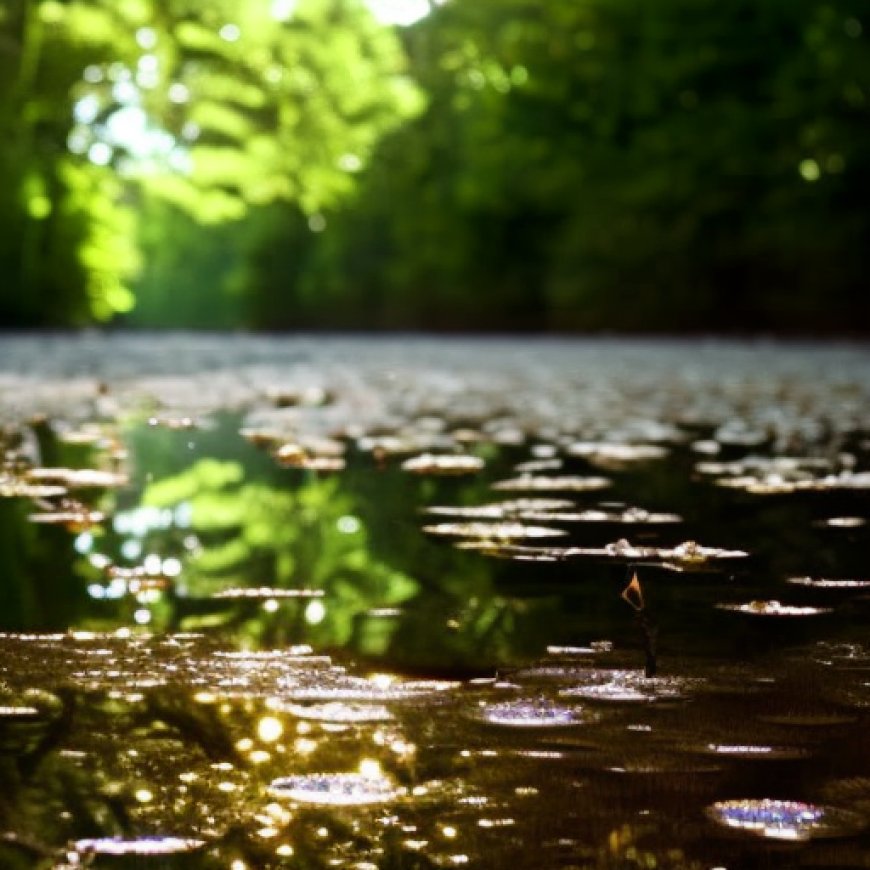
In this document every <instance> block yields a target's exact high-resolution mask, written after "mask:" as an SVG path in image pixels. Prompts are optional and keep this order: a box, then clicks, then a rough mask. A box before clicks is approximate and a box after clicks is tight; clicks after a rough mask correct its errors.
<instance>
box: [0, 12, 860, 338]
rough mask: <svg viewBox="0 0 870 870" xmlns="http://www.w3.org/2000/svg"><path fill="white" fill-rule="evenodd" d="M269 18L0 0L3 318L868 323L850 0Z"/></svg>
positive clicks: (565, 324) (667, 325)
mask: <svg viewBox="0 0 870 870" xmlns="http://www.w3.org/2000/svg"><path fill="white" fill-rule="evenodd" d="M275 9H279V7H278V6H273V4H271V3H270V2H268V0H245V2H230V0H218V2H213V3H210V4H207V5H206V6H203V5H202V4H196V3H192V2H190V0H167V2H161V3H157V2H156V0H126V2H120V3H119V2H115V0H71V2H65V3H60V2H57V0H12V2H10V3H9V4H7V6H6V7H5V8H4V10H3V11H4V14H3V16H2V18H0V134H2V138H0V268H2V270H3V274H4V281H3V282H2V289H0V320H2V322H3V323H8V324H19V325H22V324H30V325H36V324H55V325H62V324H78V323H84V322H88V321H92V320H111V319H112V318H113V317H117V316H119V315H122V314H125V313H126V312H128V311H130V309H131V306H132V305H133V302H134V295H133V294H134V293H135V296H136V297H137V299H138V309H139V310H138V312H137V311H135V310H134V311H133V313H132V314H131V315H130V316H129V322H131V323H138V324H145V325H186V326H197V325H199V326H207V327H225V326H229V325H233V324H238V323H242V324H244V325H254V326H257V327H261V328H270V329H274V328H282V327H285V328H299V327H331V328H335V327H339V328H375V327H401V328H408V327H411V328H427V329H433V328H434V329H438V328H443V329H455V328H465V329H490V328H498V329H532V328H546V329H554V330H589V329H605V328H625V329H668V330H678V329H681V328H689V329H697V328H710V327H713V328H717V329H722V328H738V327H743V328H753V329H759V328H772V329H778V328H781V329H793V330H804V331H806V330H812V329H819V328H822V329H844V328H845V329H852V330H854V329H860V328H861V324H862V322H863V323H864V324H866V323H868V322H870V316H868V315H870V310H868V309H870V302H868V301H867V294H866V292H865V291H864V275H865V274H866V271H867V267H868V262H867V253H866V251H867V246H866V244H865V243H864V242H865V239H866V236H867V234H868V217H867V211H866V208H865V202H866V199H867V193H868V190H867V186H868V178H870V171H868V157H867V156H866V155H867V154H868V153H870V147H868V146H870V141H868V139H870V133H868V132H867V131H868V130H870V126H868V125H867V123H866V121H867V117H866V116H867V106H868V102H867V101H868V99H870V97H868V94H870V51H868V27H870V20H868V19H867V17H866V9H865V7H864V5H863V4H862V3H861V2H859V0H833V2H830V0H793V2H789V3H786V2H770V3H766V4H760V5H759V4H758V3H753V2H750V0H735V2H731V3H727V4H722V3H715V2H713V0H661V2H657V3H654V4H650V3H642V2H640V0H548V2H543V0H448V2H445V3H441V4H433V12H432V14H431V15H429V16H428V17H427V18H424V19H423V20H421V21H420V22H418V23H417V24H416V25H414V26H413V27H411V28H407V29H404V30H402V31H396V30H394V29H391V28H388V27H385V26H382V25H379V24H378V23H377V22H376V21H375V20H374V19H373V17H372V16H371V15H370V14H369V12H368V11H367V9H366V8H365V4H364V0H298V2H297V3H295V4H290V5H288V6H287V7H286V13H285V14H282V15H279V16H278V17H275V14H273V12H274V10H275ZM95 148H96V151H95V150H94V149H95ZM864 329H866V326H864Z"/></svg>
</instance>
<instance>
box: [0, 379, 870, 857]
mask: <svg viewBox="0 0 870 870" xmlns="http://www.w3.org/2000/svg"><path fill="white" fill-rule="evenodd" d="M270 402H271V404H272V406H273V407H275V408H276V410H277V412H278V413H277V416H274V417H270V416H269V415H268V414H266V415H262V414H261V415H260V416H259V417H258V416H257V415H256V414H254V415H250V414H249V415H248V416H247V417H246V418H244V419H243V418H242V417H241V416H240V415H238V414H230V413H218V414H209V415H207V416H201V417H193V418H187V417H185V415H183V414H179V413H176V412H166V413H163V412H160V411H154V412H147V413H140V414H132V415H130V416H127V417H123V418H117V417H113V418H110V419H109V418H106V417H103V418H102V419H100V418H99V416H98V415H95V417H96V419H95V420H93V421H90V422H88V421H81V420H80V421H78V422H76V424H75V425H73V424H71V423H69V422H65V421H63V420H61V419H54V418H52V419H50V420H40V421H35V422H34V421H31V422H29V423H26V424H15V425H11V424H10V425H9V426H8V427H7V428H6V430H5V434H4V444H3V447H4V455H5V471H4V473H3V477H2V478H0V482H2V487H3V489H2V492H3V496H4V497H2V498H0V570H2V575H3V582H2V587H0V624H2V628H3V631H4V632H5V634H3V636H2V637H0V667H2V671H3V673H2V694H3V697H2V698H0V704H2V705H3V706H2V709H0V778H2V779H0V781H2V798H0V827H2V831H4V832H5V835H4V837H3V841H2V842H0V866H2V867H4V868H5V867H9V868H17V867H60V866H78V865H80V864H82V863H85V864H87V863H89V862H93V865H94V866H127V867H138V866H142V867H176V866H177V867H232V868H233V870H242V868H244V867H250V868H256V867H269V866H276V867H277V866H286V867H304V868H309V867H310V868H326V867H348V868H358V870H363V868H371V867H381V868H429V867H465V866H474V867H506V866H512V867H517V868H519V867H528V868H550V867H554V868H556V867H558V868H569V867H577V868H580V867H615V868H635V867H638V868H655V867H671V868H678V867H680V868H683V867H685V868H696V867H697V868H712V867H728V868H753V867H868V866H870V836H868V834H867V833H865V831H864V817H865V813H868V812H870V751H868V750H870V732H868V729H867V723H868V704H870V641H868V638H867V618H868V614H870V584H868V581H870V570H868V563H867V553H868V543H870V533H868V526H867V525H866V524H864V522H863V521H864V520H866V519H867V518H868V516H870V498H868V486H870V483H868V480H867V474H868V467H870V464H868V453H870V443H868V439H870V432H868V431H867V430H866V429H863V428H861V427H860V426H844V427H843V428H842V430H837V431H832V430H831V429H830V428H828V429H826V428H825V427H824V426H822V427H820V428H819V427H816V428H813V427H804V428H803V429H800V428H796V427H794V426H792V427H790V428H789V427H781V426H777V425H773V424H770V425H764V424H759V422H758V420H757V419H755V420H753V419H750V420H749V421H748V422H747V420H746V419H741V418H737V419H736V422H735V420H733V419H730V418H729V420H726V421H718V424H717V425H714V424H713V422H711V421H710V420H706V419H701V418H700V417H698V418H690V419H686V418H685V416H683V417H680V415H679V414H678V413H677V412H676V411H675V410H674V409H673V408H671V407H667V406H665V407H664V410H663V413H662V414H661V415H660V417H659V418H658V419H656V420H655V421H653V422H649V420H648V419H647V421H646V422H644V423H642V424H640V423H639V424H637V425H636V426H635V428H634V429H631V428H630V427H629V428H626V427H625V426H623V427H622V428H621V429H620V428H618V427H614V426H611V427H610V428H606V427H605V428H603V429H602V431H600V432H592V433H589V432H580V431H577V430H576V429H572V428H571V427H570V426H566V427H565V428H564V429H562V430H560V431H558V430H553V429H548V427H547V426H538V427H533V426H531V425H525V424H523V422H522V421H518V420H517V419H516V418H515V417H511V416H509V415H501V416H500V415H499V413H498V409H497V408H493V407H487V408H486V409H484V410H485V413H484V412H481V414H480V415H478V416H474V415H472V414H469V413H468V409H467V408H464V409H462V410H461V411H460V412H459V413H457V415H456V416H455V417H451V416H450V415H449V414H443V413H439V414H432V413H427V408H426V407H425V403H422V405H423V407H421V408H419V409H418V411H417V412H415V413H413V414H408V415H406V418H405V419H404V420H402V421H401V422H400V423H397V424H395V425H393V426H392V427H390V426H386V425H382V426H379V427H376V426H370V427H362V426H360V427H355V426H354V424H353V422H352V421H351V422H348V421H347V420H343V421H341V424H340V425H339V423H338V422H336V421H335V420H334V419H332V418H331V417H330V414H331V411H330V409H331V408H332V406H333V399H332V397H331V396H330V395H329V394H328V393H318V392H316V391H315V392H313V393H312V394H310V395H301V396H300V395H299V394H296V393H294V394H292V395H291V394H288V395H273V396H271V397H270ZM285 406H289V407H291V409H292V410H293V411H294V413H295V412H296V411H300V409H301V411H300V413H298V414H297V415H296V416H293V415H290V416H287V415H284V416H282V408H284V407H285ZM149 416H150V420H149ZM808 418H809V419H812V415H811V413H810V414H808ZM276 420H277V421H278V422H276ZM312 420H314V421H321V422H319V423H317V425H312V424H311V421H312ZM322 421H325V422H322ZM784 433H785V434H784ZM614 445H616V446H614ZM433 454H434V455H436V456H439V457H443V456H448V457H451V459H447V460H443V459H442V460H437V459H431V458H426V457H429V456H431V455H433ZM420 456H423V457H424V458H423V459H422V460H420V462H419V466H422V467H418V468H417V469H416V470H415V469H414V467H413V463H411V466H410V467H404V468H403V463H405V462H406V461H407V460H408V459H409V458H413V457H420ZM439 461H440V462H441V467H433V466H437V465H438V463H439ZM465 463H467V464H468V465H467V466H466V464H465ZM528 463H532V464H531V465H528ZM735 463H738V464H735ZM478 464H479V465H481V466H482V467H481V468H479V469H477V470H472V468H473V467H474V465H478ZM297 466H307V467H297ZM338 466H342V467H341V468H339V467H338ZM444 466H447V467H444ZM453 466H457V467H453ZM518 466H519V469H518ZM70 468H72V469H99V470H100V471H101V472H102V473H103V474H104V475H105V476H104V477H103V478H96V479H90V480H88V479H85V478H76V477H75V475H72V476H71V475H70V474H69V473H68V472H59V471H57V469H70ZM39 469H42V470H41V471H40V470H39ZM46 469H47V470H46ZM51 469H54V471H52V470H51ZM459 472H464V473H459ZM547 479H549V480H547ZM596 479H599V480H596ZM505 481H508V483H507V484H505ZM510 481H513V482H514V483H513V484H511V483H510ZM40 487H41V488H42V489H40ZM52 487H53V488H54V489H52ZM530 500H536V501H535V502H534V503H532V502H531V501H530ZM543 500H546V501H547V502H551V503H550V504H547V503H544V501H543ZM486 505H490V506H491V505H495V507H490V508H488V509H486V510H484V511H482V512H481V511H479V510H478V511H477V512H475V510H474V509H475V508H480V507H481V506H486ZM457 509H458V510H457ZM469 509H470V510H469ZM656 515H658V516H656ZM448 524H450V525H449V526H448ZM538 534H540V535H546V536H542V537H526V536H527V535H538ZM686 542H697V544H698V545H700V546H701V549H698V547H697V546H693V545H692V544H691V543H689V544H688V545H687V544H686ZM705 548H709V549H705ZM633 577H635V578H636V580H637V583H636V585H635V586H634V587H630V586H629V583H630V581H631V580H632V578H633ZM826 581H828V582H826ZM829 581H837V582H829ZM840 581H854V582H840ZM861 581H863V582H861ZM865 586H866V587H867V588H865ZM720 605H721V606H720ZM334 774H335V775H342V776H341V777H339V778H337V779H330V778H329V777H330V776H332V775H334ZM327 775H328V776H327ZM765 800H766V801H767V803H755V804H753V803H751V802H752V801H756V802H758V801H765ZM336 801H337V802H339V803H340V804H341V805H335V802H336ZM729 801H733V802H735V803H733V804H732V803H727V802H729ZM776 801H778V802H781V803H774V802H776ZM796 802H806V803H808V804H812V806H810V807H804V806H798V805H797V803H796ZM717 814H718V817H719V820H718V821H717ZM726 815H727V816H729V817H730V818H731V821H732V824H731V825H730V826H729V825H725V824H722V823H721V817H722V816H726ZM796 817H800V819H799V821H798V822H795V821H794V819H795V818H796ZM149 837H177V838H181V839H180V840H178V841H173V840H168V841H167V840H157V841H148V840H147V839H143V838H149ZM103 838H114V840H112V841H111V842H109V843H107V842H105V841H104V840H103ZM149 849H150V850H152V851H155V850H156V851H160V850H161V849H162V850H164V851H165V852H166V853H167V854H163V855H152V856H150V857H149V856H146V855H143V854H137V853H138V852H141V851H143V850H149ZM107 850H111V851H115V852H125V851H126V852H128V853H129V854H126V855H120V856H119V855H111V854H105V853H106V851H107Z"/></svg>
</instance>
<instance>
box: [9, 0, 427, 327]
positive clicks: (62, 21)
mask: <svg viewBox="0 0 870 870" xmlns="http://www.w3.org/2000/svg"><path fill="white" fill-rule="evenodd" d="M271 9H272V4H270V3H269V2H268V0H247V2H245V3H235V2H228V0H225V2H217V3H211V4H208V6H207V7H206V8H202V7H201V6H200V4H191V3H189V2H188V0H170V2H168V3H156V2H154V0H136V2H133V0H128V2H122V3H117V2H114V0H111V2H110V0H74V2H68V3H60V2H56V0H14V2H12V4H11V6H10V7H9V8H7V9H5V10H4V15H3V17H2V18H0V79H2V81H0V98H2V106H0V134H2V139H0V143H2V144H0V190H2V194H0V230H3V232H2V237H3V240H2V242H0V268H2V269H3V271H4V276H5V277H6V280H5V281H4V282H3V284H4V289H3V291H2V294H0V315H2V322H4V323H9V324H18V325H39V324H52V323H53V324H76V323H84V322H87V321H89V320H93V319H95V320H100V321H103V320H110V319H112V318H113V317H115V316H117V315H118V314H123V313H125V312H127V311H129V310H130V309H131V308H132V307H133V303H134V296H133V294H132V292H131V283H130V282H131V279H133V278H135V276H136V275H137V274H138V273H139V272H140V265H141V264H140V259H139V252H138V250H137V247H136V234H137V230H136V225H135V220H136V215H137V211H138V212H139V214H143V213H144V215H145V216H146V217H149V218H152V219H153V218H154V216H155V215H157V214H159V213H160V211H161V208H163V207H164V206H161V205H159V204H155V201H159V202H162V203H170V204H172V205H173V206H174V207H176V208H177V209H178V210H180V211H181V212H183V213H184V214H186V215H188V216H189V217H190V218H191V219H192V220H193V221H195V222H196V223H197V224H199V225H201V226H208V225H217V224H221V223H224V222H228V221H238V220H240V219H242V218H243V217H244V216H245V214H246V211H247V210H248V208H249V207H251V206H252V205H262V204H266V203H269V202H272V201H275V200H285V201H292V202H294V203H297V204H298V205H299V206H300V207H301V208H303V209H304V210H305V211H307V212H310V213H313V212H316V211H317V210H319V209H321V208H324V207H326V206H328V205H334V204H336V203H337V202H338V201H339V200H340V199H341V198H342V197H345V196H347V195H348V194H349V193H350V191H351V190H352V189H353V184H354V174H355V172H357V171H358V170H359V168H361V167H362V166H363V165H364V164H365V162H366V161H367V159H368V157H369V155H370V153H371V151H372V149H373V147H374V145H375V143H376V142H377V140H378V138H379V137H380V136H382V135H383V134H384V133H385V132H386V131H388V130H390V129H393V128H395V127H396V126H397V125H398V124H400V123H401V121H402V120H403V119H404V118H405V117H407V116H408V115H409V114H411V113H413V112H415V111H418V109H419V108H420V104H421V103H420V101H421V97H420V93H419V91H418V90H417V89H416V88H415V87H414V86H412V85H411V83H410V80H409V79H408V78H407V77H406V76H405V73H404V63H405V59H404V54H403V52H402V50H401V47H400V45H399V43H398V40H397V39H396V36H395V34H394V33H393V32H392V31H391V30H389V29H387V28H384V27H382V26H380V25H378V24H376V22H375V21H374V20H373V19H372V17H371V16H370V14H369V13H368V11H367V10H366V9H365V7H364V5H363V4H362V3H361V2H358V0H300V2H299V3H298V4H297V5H296V8H295V11H294V12H293V13H292V15H290V14H288V16H287V17H286V18H285V19H283V20H278V19H277V18H276V17H275V16H274V15H273V14H272V12H271ZM143 210H144V211H143ZM182 221H183V219H181V218H178V219H174V220H173V219H170V220H169V221H168V223H169V226H170V227H174V226H177V225H178V224H179V223H180V222H182ZM144 233H145V235H146V237H148V238H149V239H150V240H151V241H152V243H155V242H156V240H155V236H157V235H158V234H159V233H158V230H157V229H156V228H155V227H154V226H149V227H146V228H145V229H144ZM188 238H189V234H188ZM159 242H160V243H161V244H163V245H164V246H167V245H168V246H172V245H175V246H176V250H178V244H179V242H178V240H177V239H173V238H172V237H171V236H170V235H169V234H168V233H167V234H165V235H164V236H163V237H162V239H160V240H159ZM191 244H192V246H195V245H196V241H194V240H191ZM149 253H153V249H152V250H151V251H149ZM168 259H169V260H170V261H171V260H172V259H173V258H172V257H170V258H168ZM175 259H178V258H177V257H176V258H175ZM149 277H150V276H149V275H147V274H146V275H145V281H144V283H141V284H140V285H139V286H138V288H137V289H138V290H139V292H144V291H145V290H147V289H148V287H149V286H150V285H149V281H148V278H149ZM197 289H198V295H199V297H200V301H199V305H198V307H199V308H204V307H206V306H207V300H208V297H209V292H210V290H209V288H208V287H207V286H204V285H203V284H200V285H199V286H198V288H197ZM155 308H156V306H155V305H154V304H151V305H150V309H151V312H152V315H151V317H152V321H153V320H159V319H160V317H161V316H162V317H163V318H164V319H166V318H167V317H171V313H167V312H165V311H155Z"/></svg>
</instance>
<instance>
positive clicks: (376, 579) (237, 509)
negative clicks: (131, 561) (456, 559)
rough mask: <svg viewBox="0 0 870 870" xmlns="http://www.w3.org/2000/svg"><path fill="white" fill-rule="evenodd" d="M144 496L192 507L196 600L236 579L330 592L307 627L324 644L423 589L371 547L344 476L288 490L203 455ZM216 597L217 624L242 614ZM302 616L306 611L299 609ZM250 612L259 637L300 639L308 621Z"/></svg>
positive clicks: (248, 624)
mask: <svg viewBox="0 0 870 870" xmlns="http://www.w3.org/2000/svg"><path fill="white" fill-rule="evenodd" d="M142 503H143V504H144V505H150V506H155V507H174V506H176V505H178V504H181V503H186V504H188V505H189V506H190V509H191V528H192V530H193V532H194V533H195V534H196V535H197V537H198V540H199V546H198V548H197V550H196V551H195V553H194V554H193V555H192V557H191V559H190V561H189V564H188V567H187V568H186V570H185V576H184V582H185V587H186V589H187V593H188V594H189V595H190V596H192V597H193V598H200V599H201V598H203V597H208V596H210V595H212V594H214V593H215V592H218V591H220V590H222V589H226V588H227V587H229V586H252V587H260V586H270V587H275V588H278V589H299V588H304V589H317V590H323V591H324V592H325V593H326V597H325V599H324V601H325V609H324V614H323V618H322V621H316V622H315V624H314V625H313V626H310V627H308V628H307V629H306V636H307V637H314V638H316V639H317V640H318V642H319V643H325V644H336V645H341V644H346V643H347V642H348V641H349V639H350V637H351V635H352V633H353V631H354V622H355V620H356V618H357V617H358V616H359V615H360V614H361V613H362V612H363V611H365V610H368V609H370V608H372V607H383V606H387V605H395V604H399V603H401V602H402V601H405V600H407V599H409V598H411V597H413V596H414V595H415V594H416V593H417V590H418V584H417V581H416V580H414V579H412V578H411V577H409V576H407V575H406V574H404V573H402V572H401V571H399V570H396V569H394V568H392V567H390V566H389V565H387V564H386V563H384V562H381V561H379V560H378V559H376V558H375V557H374V556H373V555H372V553H371V550H370V547H369V540H368V532H367V530H366V528H365V526H364V525H363V523H362V522H361V521H360V520H359V519H357V518H356V517H354V514H353V511H354V500H353V498H352V497H351V496H350V495H349V494H348V493H346V492H344V491H341V490H340V489H339V482H338V479H337V478H329V479H323V480H321V479H317V478H312V479H310V480H307V481H306V482H305V483H303V484H302V485H300V486H298V487H296V488H281V489H279V488H276V487H274V486H271V485H269V484H267V483H244V482H243V468H242V466H241V464H239V463H237V462H220V461H217V460H213V459H203V460H200V461H199V462H197V463H196V464H194V465H193V466H191V467H190V468H189V469H187V470H185V471H183V472H181V473H180V474H177V475H174V476H172V477H169V478H164V479H162V480H159V481H156V482H154V483H151V484H149V485H148V486H147V487H146V489H145V492H144V494H143V497H142ZM342 518H344V520H345V522H344V523H342V522H340V520H342ZM348 519H349V520H350V521H349V522H348ZM214 603H215V608H214V611H215V612H214V614H213V615H210V616H208V617H207V619H208V620H209V624H212V622H213V621H214V619H217V620H218V623H220V622H221V621H222V620H230V619H238V618H239V617H238V614H237V613H236V611H235V609H234V610H231V611H228V610H227V609H226V602H220V601H216V602H214ZM302 606H303V607H304V600H303V602H302ZM301 615H302V611H298V610H297V617H299V616H301ZM241 618H242V621H243V623H244V631H245V632H246V633H247V634H248V635H249V637H250V638H251V639H253V638H255V637H256V638H257V639H258V640H259V641H260V642H263V641H264V639H265V638H268V640H269V641H270V642H276V641H278V640H288V639H290V640H292V639H294V637H292V636H290V635H292V632H293V631H294V630H295V631H296V633H297V634H296V636H295V639H296V640H299V636H298V635H299V633H300V632H302V630H303V629H302V624H301V623H300V622H299V619H297V620H295V621H293V620H291V621H289V622H288V620H287V617H286V614H281V613H278V614H276V615H275V616H274V617H272V618H269V617H268V616H266V615H264V614H263V613H262V611H260V612H255V613H248V614H247V615H243V616H242V617H241ZM202 620H203V616H202V614H200V616H199V621H198V622H197V623H196V624H197V625H199V626H202V625H204V624H205V623H204V622H203V621H202ZM294 626H295V629H294ZM370 651H371V650H370Z"/></svg>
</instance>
